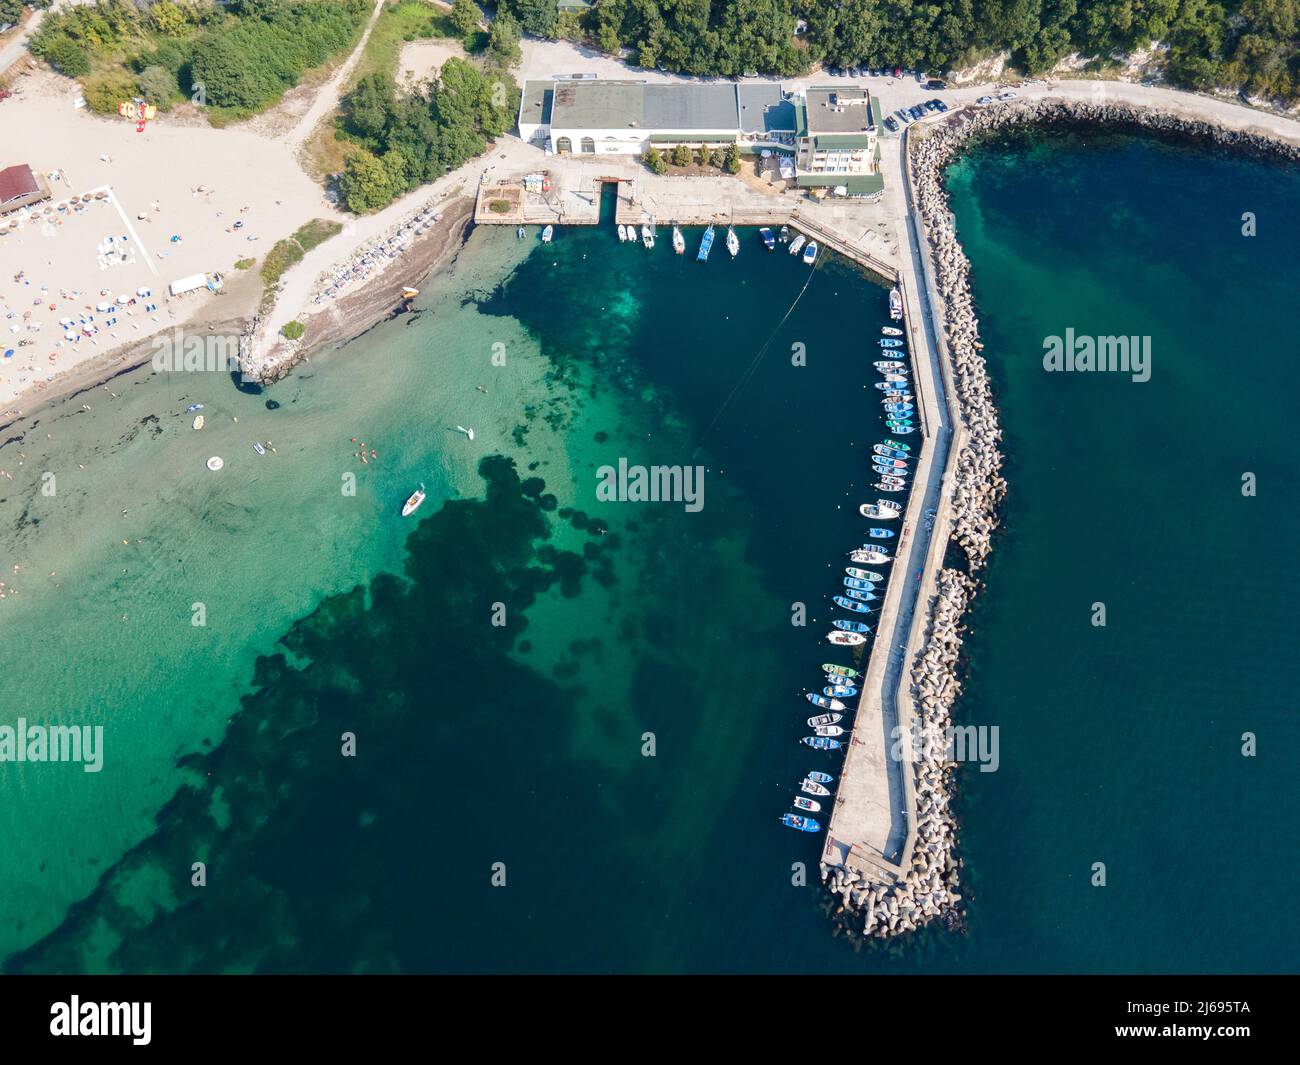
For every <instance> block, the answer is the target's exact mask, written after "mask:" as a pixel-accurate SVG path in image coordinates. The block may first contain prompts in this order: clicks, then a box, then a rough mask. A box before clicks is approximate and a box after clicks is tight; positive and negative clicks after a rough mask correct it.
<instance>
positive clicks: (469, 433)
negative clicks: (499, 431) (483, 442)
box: [456, 425, 474, 440]
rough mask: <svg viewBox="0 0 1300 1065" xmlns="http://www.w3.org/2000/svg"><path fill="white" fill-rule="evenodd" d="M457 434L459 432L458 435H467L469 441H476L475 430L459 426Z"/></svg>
mask: <svg viewBox="0 0 1300 1065" xmlns="http://www.w3.org/2000/svg"><path fill="white" fill-rule="evenodd" d="M456 432H458V433H464V434H465V435H466V436H467V437H469V439H471V440H473V439H474V430H473V429H466V428H465V427H464V426H463V425H458V426H456Z"/></svg>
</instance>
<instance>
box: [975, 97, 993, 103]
mask: <svg viewBox="0 0 1300 1065" xmlns="http://www.w3.org/2000/svg"><path fill="white" fill-rule="evenodd" d="M975 102H976V103H977V104H980V105H984V104H991V103H992V102H993V97H992V96H981V97H980V98H979V99H978V100H976V101H975Z"/></svg>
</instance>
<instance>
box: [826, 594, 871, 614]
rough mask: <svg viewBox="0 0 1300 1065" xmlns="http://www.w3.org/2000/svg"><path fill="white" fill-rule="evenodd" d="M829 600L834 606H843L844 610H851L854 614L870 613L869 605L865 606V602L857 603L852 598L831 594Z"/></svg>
mask: <svg viewBox="0 0 1300 1065" xmlns="http://www.w3.org/2000/svg"><path fill="white" fill-rule="evenodd" d="M831 602H833V603H834V604H835V605H836V606H838V607H841V608H843V609H844V610H851V611H853V613H855V614H870V613H871V607H869V606H867V604H866V603H859V602H857V601H855V600H853V599H846V598H845V597H844V596H842V595H836V596H832V597H831Z"/></svg>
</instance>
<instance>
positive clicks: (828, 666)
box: [822, 662, 862, 783]
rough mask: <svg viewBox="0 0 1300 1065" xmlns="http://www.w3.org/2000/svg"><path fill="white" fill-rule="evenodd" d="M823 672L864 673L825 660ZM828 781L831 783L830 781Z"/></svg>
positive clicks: (838, 674) (856, 674)
mask: <svg viewBox="0 0 1300 1065" xmlns="http://www.w3.org/2000/svg"><path fill="white" fill-rule="evenodd" d="M822 672H823V673H833V674H834V675H835V676H837V677H860V676H862V674H861V673H859V672H858V671H857V670H856V669H854V668H853V667H852V666H837V665H835V664H834V663H832V662H823V663H822ZM828 783H829V781H828Z"/></svg>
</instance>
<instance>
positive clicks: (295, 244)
mask: <svg viewBox="0 0 1300 1065" xmlns="http://www.w3.org/2000/svg"><path fill="white" fill-rule="evenodd" d="M342 229H343V226H342V224H341V223H339V222H329V221H326V220H325V219H324V218H313V219H312V220H311V221H310V222H308V223H307V224H306V225H304V226H302V227H301V228H299V229H298V230H297V231H296V232H295V233H294V234H293V235H292V236H288V237H285V238H284V240H278V241H276V242H275V246H274V247H273V248H272V249H271V250H270V252H269V253H268V254H267V256H266V258H265V259H264V260H263V261H262V284H263V286H264V288H263V292H262V307H263V309H264V310H265V309H267V308H269V307H270V305H271V303H272V302H274V298H275V286H276V285H278V284H279V283H280V278H282V277H283V276H284V272H285V271H286V270H288V269H289V268H290V267H291V266H294V265H295V264H297V263H300V262H302V260H303V257H304V256H305V255H306V254H307V253H308V252H309V251H311V250H312V248H315V247H318V246H319V245H321V244H323V243H324V242H325V241H327V240H329V238H330V237H332V236H334V234H336V233H338V232H340V231H341V230H342Z"/></svg>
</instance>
